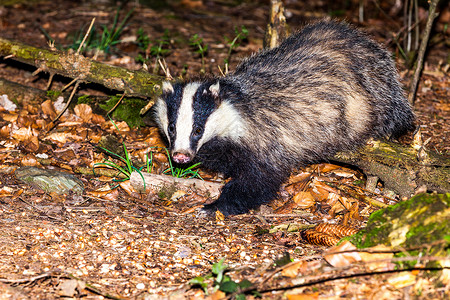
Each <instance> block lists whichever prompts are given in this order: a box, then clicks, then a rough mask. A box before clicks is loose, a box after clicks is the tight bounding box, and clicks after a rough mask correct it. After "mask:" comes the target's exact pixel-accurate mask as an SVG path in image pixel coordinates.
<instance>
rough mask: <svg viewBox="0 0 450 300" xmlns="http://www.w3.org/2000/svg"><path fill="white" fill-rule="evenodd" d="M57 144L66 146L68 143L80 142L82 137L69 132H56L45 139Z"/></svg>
mask: <svg viewBox="0 0 450 300" xmlns="http://www.w3.org/2000/svg"><path fill="white" fill-rule="evenodd" d="M44 140H50V141H52V142H55V143H59V144H65V143H67V142H68V141H80V140H82V137H80V136H78V135H74V134H71V133H67V132H54V133H52V134H50V135H48V136H46V137H45V138H44Z"/></svg>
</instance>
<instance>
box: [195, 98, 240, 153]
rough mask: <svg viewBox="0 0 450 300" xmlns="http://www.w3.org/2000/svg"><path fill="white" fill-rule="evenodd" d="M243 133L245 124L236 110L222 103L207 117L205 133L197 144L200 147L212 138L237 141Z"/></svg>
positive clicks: (226, 103) (227, 103)
mask: <svg viewBox="0 0 450 300" xmlns="http://www.w3.org/2000/svg"><path fill="white" fill-rule="evenodd" d="M244 133H245V122H244V120H243V119H242V117H241V115H240V114H239V112H238V111H237V110H236V108H234V107H233V105H232V104H230V103H229V102H227V101H223V102H222V103H221V104H220V105H219V107H218V108H217V109H216V110H215V111H214V112H213V113H212V114H211V115H210V116H209V117H208V119H207V120H206V124H205V131H204V132H203V136H202V137H201V138H200V140H199V141H198V144H197V149H196V150H197V151H198V150H199V149H200V147H201V146H202V145H203V144H205V143H206V142H208V141H209V140H211V139H212V138H214V137H221V138H228V139H231V140H233V141H237V140H239V139H240V138H241V137H242V136H243V135H244Z"/></svg>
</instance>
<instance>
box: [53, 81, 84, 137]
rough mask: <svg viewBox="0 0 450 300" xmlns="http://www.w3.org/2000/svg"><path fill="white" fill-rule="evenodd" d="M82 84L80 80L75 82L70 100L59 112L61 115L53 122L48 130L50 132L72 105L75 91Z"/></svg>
mask: <svg viewBox="0 0 450 300" xmlns="http://www.w3.org/2000/svg"><path fill="white" fill-rule="evenodd" d="M79 85H80V81H79V80H78V81H77V82H76V83H75V86H74V87H73V90H72V93H71V94H70V97H69V100H67V103H66V106H65V107H64V108H63V109H62V110H61V111H60V112H59V115H58V116H57V117H56V118H55V119H54V120H53V121H52V122H51V124H52V126H51V127H50V129H49V130H48V132H50V131H52V130H53V128H55V126H56V121H58V120H59V118H60V117H61V116H62V115H63V114H64V112H65V111H66V110H67V108H68V107H69V105H70V102H72V99H73V96H74V95H75V91H76V90H77V89H78V86H79Z"/></svg>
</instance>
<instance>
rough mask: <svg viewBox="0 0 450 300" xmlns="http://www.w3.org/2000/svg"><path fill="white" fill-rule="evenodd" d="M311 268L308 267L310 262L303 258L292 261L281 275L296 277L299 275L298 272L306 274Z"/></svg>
mask: <svg viewBox="0 0 450 300" xmlns="http://www.w3.org/2000/svg"><path fill="white" fill-rule="evenodd" d="M308 270H309V268H308V262H307V261H304V260H301V261H297V262H293V263H290V264H289V265H287V266H285V267H284V268H283V270H282V271H281V275H283V276H286V277H290V278H295V277H297V276H298V274H304V273H306V272H307V271H308Z"/></svg>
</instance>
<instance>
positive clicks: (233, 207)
mask: <svg viewBox="0 0 450 300" xmlns="http://www.w3.org/2000/svg"><path fill="white" fill-rule="evenodd" d="M279 175H280V174H276V173H275V174H267V173H255V172H252V173H247V174H244V175H242V174H241V176H239V177H236V178H233V179H232V180H231V181H230V182H228V183H227V184H226V185H225V186H224V187H223V189H222V193H221V195H220V197H219V199H217V200H216V201H215V202H213V203H211V204H207V205H205V206H204V207H203V212H204V213H206V214H209V215H210V214H213V213H215V211H216V210H219V211H220V212H222V213H223V214H224V215H225V216H228V215H237V214H243V213H247V212H248V211H249V210H250V209H253V208H258V207H259V206H260V205H261V204H264V203H267V202H269V201H271V200H273V199H274V198H275V197H276V196H277V193H278V191H279V189H280V186H281V183H282V182H283V180H284V176H283V178H281V177H280V176H279Z"/></svg>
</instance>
